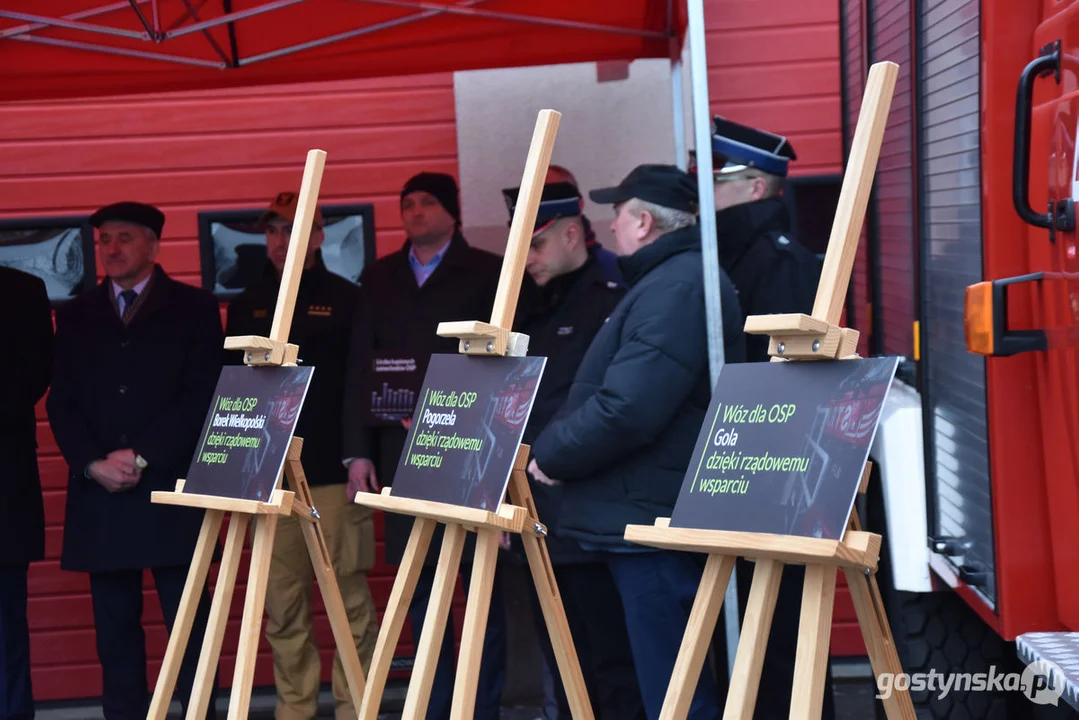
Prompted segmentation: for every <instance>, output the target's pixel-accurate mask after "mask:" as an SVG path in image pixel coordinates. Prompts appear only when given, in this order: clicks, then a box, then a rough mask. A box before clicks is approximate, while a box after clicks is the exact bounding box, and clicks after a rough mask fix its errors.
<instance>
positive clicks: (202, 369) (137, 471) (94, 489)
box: [46, 202, 224, 720]
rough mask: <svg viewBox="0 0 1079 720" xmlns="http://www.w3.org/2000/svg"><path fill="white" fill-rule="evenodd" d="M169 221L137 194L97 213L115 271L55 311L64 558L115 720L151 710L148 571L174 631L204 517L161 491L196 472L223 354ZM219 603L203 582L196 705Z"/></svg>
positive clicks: (213, 315) (52, 414) (189, 666)
mask: <svg viewBox="0 0 1079 720" xmlns="http://www.w3.org/2000/svg"><path fill="white" fill-rule="evenodd" d="M164 220H165V218H164V215H163V214H162V213H161V212H160V211H159V210H158V209H157V208H155V207H153V206H150V205H143V204H141V203H133V202H122V203H117V204H114V205H109V206H107V207H104V208H101V209H100V210H98V211H97V212H96V213H94V214H93V215H92V216H91V218H90V221H91V223H92V224H93V225H94V226H95V227H96V228H98V248H99V256H100V261H101V264H102V266H103V268H104V270H105V273H106V275H107V276H108V277H107V278H106V280H105V281H104V282H103V283H101V284H100V285H98V287H97V288H95V289H94V290H92V291H90V292H88V293H86V294H84V295H82V296H80V297H78V298H76V299H74V300H72V301H70V302H68V303H67V304H66V305H64V306H62V307H61V308H60V309H59V310H58V311H57V314H56V315H57V316H56V362H55V369H54V372H53V383H52V390H51V391H50V393H49V397H48V401H47V403H46V407H47V409H48V413H49V422H50V424H51V426H52V431H53V435H54V436H55V437H56V442H57V444H58V445H59V448H60V452H61V453H62V454H63V457H64V460H65V461H66V462H67V465H68V468H69V473H68V490H67V506H66V510H65V516H64V545H63V554H62V557H61V561H60V564H61V567H62V568H63V569H65V570H71V571H75V572H86V573H89V575H90V594H91V597H92V600H93V606H94V626H95V629H96V631H97V653H98V658H99V660H100V661H101V668H102V706H103V709H104V713H105V717H106V718H107V720H114V719H116V720H127V719H128V718H145V717H146V712H147V710H148V706H149V697H148V692H147V681H146V647H145V635H144V632H143V627H142V614H143V592H142V587H143V574H144V570H146V569H150V570H151V571H152V572H153V576H154V584H155V586H156V588H157V596H158V599H159V601H160V603H161V609H162V611H163V614H164V617H165V624H166V626H167V627H168V629H169V631H170V632H171V631H172V625H173V621H174V620H175V617H176V612H177V609H178V607H179V603H180V597H181V595H182V593H183V588H184V583H185V581H186V579H187V572H188V567H189V565H190V563H191V558H192V554H193V551H194V548H195V542H196V540H197V539H198V534H199V528H200V527H201V524H202V517H203V512H202V511H201V510H197V509H194V508H183V507H175V506H169V505H159V504H154V503H151V501H150V493H151V492H153V491H155V490H173V489H175V486H176V480H177V478H181V477H184V475H185V474H186V473H187V470H188V468H189V467H190V463H191V458H192V455H193V454H194V452H195V448H196V445H197V443H198V438H199V434H200V433H201V431H202V425H203V422H204V420H205V417H206V411H207V409H208V408H209V405H210V401H211V399H212V398H213V392H214V387H215V385H216V383H217V378H218V375H219V374H220V370H221V363H222V358H223V352H224V351H223V349H222V347H223V343H224V334H223V333H222V331H221V316H220V311H219V309H218V305H217V301H216V300H215V299H214V297H213V296H212V295H211V294H210V293H208V292H205V291H203V290H201V289H197V288H194V287H191V286H190V285H186V284H183V283H180V282H177V281H175V280H173V279H172V278H170V277H169V276H168V275H167V274H166V273H165V271H164V270H163V269H162V268H161V266H160V265H157V264H156V258H157V254H158V251H159V250H160V245H161V243H160V237H161V230H162V226H163V224H164ZM208 611H209V598H208V594H207V593H206V592H205V591H204V592H203V596H202V602H201V604H200V607H199V611H198V613H197V615H196V621H195V623H194V626H193V629H192V633H191V638H192V642H189V643H188V645H187V653H186V655H185V656H184V661H183V664H182V666H181V669H180V675H179V682H178V686H177V695H178V697H179V698H180V700H181V702H182V703H183V704H184V706H185V707H186V703H187V698H188V696H189V694H190V689H191V686H192V683H193V681H194V675H195V669H196V664H197V661H198V654H199V650H200V647H201V641H200V640H199V639H200V638H201V637H202V636H203V634H204V632H205V624H206V616H207V614H208ZM212 713H213V702H212V698H211V703H210V707H209V712H208V716H209V715H211V714H212Z"/></svg>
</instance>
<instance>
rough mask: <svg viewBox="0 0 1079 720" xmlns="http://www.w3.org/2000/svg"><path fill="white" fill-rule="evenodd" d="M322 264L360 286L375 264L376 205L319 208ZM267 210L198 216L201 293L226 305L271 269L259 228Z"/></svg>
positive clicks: (263, 237)
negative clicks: (365, 273) (225, 300)
mask: <svg viewBox="0 0 1079 720" xmlns="http://www.w3.org/2000/svg"><path fill="white" fill-rule="evenodd" d="M319 209H320V210H321V211H322V217H323V219H324V220H325V222H326V224H325V226H324V227H323V228H322V230H323V234H324V235H325V239H324V240H323V242H322V260H323V262H325V263H326V268H327V269H328V270H329V271H330V272H332V273H336V274H338V275H340V276H341V277H343V278H346V279H347V280H350V281H352V282H357V281H358V280H359V278H360V273H362V272H363V270H364V268H366V267H367V266H368V265H370V264H371V263H373V262H374V261H375V208H374V206H373V205H371V204H367V203H356V204H348V205H320V206H319ZM264 211H265V208H263V207H259V208H252V209H246V210H214V211H207V212H200V213H199V255H200V264H201V267H202V287H204V288H205V289H207V290H210V291H211V292H213V293H214V294H215V295H216V296H217V297H219V298H221V299H228V298H231V297H234V296H236V295H238V294H240V292H242V291H243V289H244V288H246V287H247V286H248V285H250V284H251V283H252V282H254V281H255V280H256V279H257V278H258V277H259V276H260V275H261V274H262V272H263V269H264V268H265V266H266V235H265V233H264V232H263V230H262V227H261V226H260V225H259V217H260V216H261V215H262V213H263V212H264Z"/></svg>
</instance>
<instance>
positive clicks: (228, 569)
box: [187, 513, 250, 720]
mask: <svg viewBox="0 0 1079 720" xmlns="http://www.w3.org/2000/svg"><path fill="white" fill-rule="evenodd" d="M249 519H250V516H249V515H245V514H243V513H233V515H232V517H231V518H230V519H229V533H228V536H227V537H226V538H225V552H224V555H223V556H222V558H221V567H220V568H219V569H218V571H217V584H216V585H215V586H214V599H213V602H212V603H211V604H210V618H209V620H208V621H207V622H206V635H205V636H204V637H203V640H202V652H201V654H200V655H199V667H198V669H197V670H196V671H195V686H194V687H193V688H192V690H191V702H190V703H188V706H187V720H201V719H202V718H205V717H206V710H207V708H208V707H209V704H210V687H211V685H212V683H213V681H214V673H215V671H216V670H217V661H218V660H219V659H220V657H221V643H222V642H223V641H224V639H225V626H226V624H227V623H228V620H229V609H230V608H231V607H232V593H233V591H234V590H235V589H236V573H237V572H238V571H239V569H240V557H241V555H242V554H243V549H244V537H246V535H247V525H248V520H249Z"/></svg>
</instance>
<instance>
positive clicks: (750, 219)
mask: <svg viewBox="0 0 1079 720" xmlns="http://www.w3.org/2000/svg"><path fill="white" fill-rule="evenodd" d="M716 237H717V238H718V241H719V264H720V265H721V266H722V267H723V269H724V270H726V271H727V274H728V275H729V276H730V278H731V282H733V283H734V287H735V289H736V290H737V291H738V301H739V303H740V304H741V306H742V325H743V326H744V325H745V318H747V317H749V316H750V315H768V314H771V313H805V314H807V315H808V314H810V313H812V312H813V301H814V299H815V298H816V296H817V283H818V282H819V280H820V272H821V266H822V264H821V261H820V259H819V258H818V257H817V256H816V254H815V253H813V252H812V251H810V250H809V248H807V247H806V246H805V245H802V244H801V243H800V242H798V241H797V240H795V239H794V238H793V237H792V236H791V233H790V216H789V215H788V214H787V207H786V205H785V204H784V201H783V198H781V197H772V198H766V199H764V200H758V201H756V202H752V203H745V204H742V205H734V206H732V207H729V208H725V209H723V210H720V211H719V212H717V213H716ZM746 360H747V361H748V362H766V361H767V360H768V336H767V335H746Z"/></svg>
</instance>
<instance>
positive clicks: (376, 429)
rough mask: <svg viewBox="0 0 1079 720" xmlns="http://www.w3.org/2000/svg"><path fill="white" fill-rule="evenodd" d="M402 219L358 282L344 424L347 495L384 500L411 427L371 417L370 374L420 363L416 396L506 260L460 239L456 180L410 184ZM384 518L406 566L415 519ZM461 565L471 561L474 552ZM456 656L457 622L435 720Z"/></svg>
mask: <svg viewBox="0 0 1079 720" xmlns="http://www.w3.org/2000/svg"><path fill="white" fill-rule="evenodd" d="M401 219H402V221H403V224H404V227H405V234H406V236H407V238H408V239H407V240H406V242H405V244H404V246H403V247H402V248H401V249H400V250H398V251H397V252H394V253H391V254H390V255H387V256H386V257H383V258H381V259H379V260H378V262H376V263H374V264H373V265H371V266H370V267H368V268H367V269H365V270H364V272H363V274H362V275H361V276H360V304H359V310H358V312H357V313H356V322H355V324H354V327H353V330H352V339H351V345H350V348H349V360H348V375H347V378H346V390H345V397H346V401H345V410H344V416H343V418H342V425H343V427H344V446H343V449H342V455H343V458H344V460H345V463H346V465H347V466H348V474H349V492H350V494H355V493H356V492H358V491H362V492H379V491H381V488H382V486H383V485H387V486H389V485H392V484H393V475H394V473H395V472H396V470H397V464H398V461H399V459H400V457H401V451H402V450H403V449H404V444H405V437H406V435H407V431H406V427H407V425H408V423H409V422H410V421H409V419H407V418H406V419H404V420H402V421H393V422H390V423H388V424H379V423H377V422H376V420H375V419H374V418H373V417H372V414H371V412H370V408H371V405H372V399H371V396H372V392H375V391H378V390H379V389H380V387H381V382H382V377H381V376H379V375H378V374H376V373H375V372H373V364H374V362H375V360H376V359H377V358H386V359H391V358H392V359H398V360H405V361H411V362H413V363H414V364H415V367H416V370H415V373H414V379H415V380H414V383H415V384H414V387H413V390H415V391H416V392H417V394H418V391H419V390H420V385H422V382H423V377H424V374H425V373H426V371H427V365H428V363H429V361H430V358H431V354H432V353H457V350H458V341H457V340H456V339H454V338H440V337H438V335H437V334H436V332H437V330H438V325H439V323H440V322H445V321H454V320H482V321H486V320H488V319H489V318H490V316H491V308H492V306H493V305H494V297H495V292H496V291H497V288H498V277H499V273H500V272H501V269H502V259H501V258H499V257H498V256H497V255H494V254H492V253H489V252H486V251H483V250H479V249H476V248H473V247H471V246H470V245H469V244H468V242H467V241H466V240H465V238H464V236H463V235H462V234H461V231H460V225H461V211H460V200H459V195H458V190H457V182H456V180H454V179H453V178H452V177H450V176H449V175H444V174H442V173H426V172H425V173H420V174H418V175H416V176H414V177H412V178H410V179H409V180H408V182H407V183H405V186H404V188H403V189H402V190H401ZM376 386H377V387H376ZM384 517H385V529H386V542H385V552H386V562H387V563H390V564H399V563H400V562H401V556H402V554H403V553H404V548H405V544H406V543H407V542H408V535H409V533H410V532H411V530H412V524H413V518H411V517H408V516H404V515H398V514H394V513H387V514H386V515H385V516H384ZM441 538H442V535H441V532H436V533H435V535H434V538H433V539H432V541H431V550H430V552H429V553H428V556H427V567H425V568H424V572H423V573H421V575H420V579H419V583H418V584H417V586H416V592H415V595H414V596H413V600H412V605H411V607H410V608H409V617H410V620H411V625H412V633H413V637H414V639H415V641H416V642H417V643H418V642H419V638H420V632H421V629H422V626H423V620H424V613H425V612H426V608H427V601H428V599H429V597H430V592H431V583H432V582H433V580H434V567H433V564H434V559H435V558H437V556H438V548H439V546H440V545H441ZM464 557H465V558H466V560H467V558H468V557H469V554H468V553H467V548H466V553H465V555H464ZM462 581H463V582H464V584H465V585H466V586H467V584H468V573H462ZM496 588H497V586H496ZM501 612H502V600H501V597H500V596H499V595H498V594H497V592H496V593H495V595H494V596H493V597H492V600H491V613H490V616H489V621H488V635H487V638H486V641H485V645H484V655H485V656H487V655H490V657H492V658H494V659H495V662H492V663H490V664H488V663H484V665H485V668H486V670H485V672H483V673H481V674H480V681H479V682H480V686H479V692H478V693H477V700H476V717H477V718H494V719H495V720H497V718H498V716H499V705H500V703H501V696H502V686H503V682H504V662H502V661H499V660H498V658H500V657H501V654H502V653H504V652H505V649H504V642H505V638H504V637H501V636H499V635H498V634H497V629H498V628H500V627H503V624H502V620H501V619H500V617H499V615H500V613H501ZM492 630H494V631H495V632H492ZM455 656H456V653H455V651H454V633H453V625H452V623H451V624H449V627H448V628H447V631H446V633H445V635H444V642H443V646H442V650H441V652H440V653H439V662H438V669H437V671H436V673H435V680H434V686H433V689H432V691H431V697H430V701H429V710H428V715H427V716H428V717H429V718H444V717H445V718H448V717H449V710H450V702H451V700H452V697H453V682H454V678H453V676H454V658H455Z"/></svg>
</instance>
